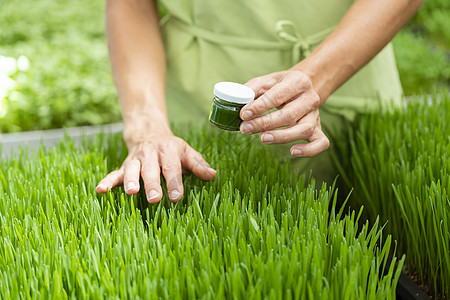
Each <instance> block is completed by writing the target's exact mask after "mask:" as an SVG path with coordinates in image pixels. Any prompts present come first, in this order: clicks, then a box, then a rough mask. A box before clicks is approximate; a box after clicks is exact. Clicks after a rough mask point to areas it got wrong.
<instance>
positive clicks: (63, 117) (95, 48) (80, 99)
mask: <svg viewBox="0 0 450 300" xmlns="http://www.w3.org/2000/svg"><path fill="white" fill-rule="evenodd" d="M103 5H104V4H103V1H89V0H78V1H71V2H66V1H55V0H43V1H18V0H6V1H5V0H0V7H1V10H0V20H1V21H0V24H1V25H0V27H1V28H2V30H0V55H4V56H10V57H15V58H17V57H18V56H20V55H25V56H26V57H28V58H29V60H30V68H29V70H28V71H26V72H19V71H17V72H16V73H15V74H13V75H11V78H12V79H13V80H15V81H16V83H17V84H16V88H15V90H14V91H12V92H11V93H9V95H7V97H6V98H5V99H3V101H2V102H3V103H1V104H2V106H3V108H4V109H5V110H6V111H7V113H6V114H5V115H4V116H3V117H2V118H0V132H14V131H24V130H36V129H48V128H57V127H63V126H76V125H91V124H92V125H94V124H102V123H109V122H117V121H120V108H119V104H118V101H117V96H116V91H115V88H114V85H113V82H112V78H111V72H110V67H109V63H108V53H107V45H106V40H105V34H104V31H105V25H104V18H103V17H102V15H103Z"/></svg>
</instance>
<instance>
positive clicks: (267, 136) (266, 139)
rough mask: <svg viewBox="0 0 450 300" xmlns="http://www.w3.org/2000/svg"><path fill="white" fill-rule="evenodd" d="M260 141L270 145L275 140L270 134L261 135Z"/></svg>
mask: <svg viewBox="0 0 450 300" xmlns="http://www.w3.org/2000/svg"><path fill="white" fill-rule="evenodd" d="M261 140H262V141H263V142H264V143H271V142H273V141H274V140H275V138H274V137H273V135H271V134H270V133H263V134H262V135H261Z"/></svg>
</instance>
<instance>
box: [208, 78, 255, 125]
mask: <svg viewBox="0 0 450 300" xmlns="http://www.w3.org/2000/svg"><path fill="white" fill-rule="evenodd" d="M254 98H255V92H253V90H252V89H251V88H249V87H246V86H245V85H242V84H239V83H235V82H218V83H216V84H215V85H214V99H213V102H212V106H211V113H210V114H209V121H210V122H211V124H213V125H214V126H216V127H218V128H220V129H225V130H231V131H238V130H239V126H240V125H241V123H242V119H241V117H240V116H239V113H240V111H241V108H242V107H244V106H245V105H246V104H247V103H249V102H251V101H252V100H253V99H254Z"/></svg>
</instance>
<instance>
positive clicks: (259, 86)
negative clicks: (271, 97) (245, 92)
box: [244, 72, 283, 98]
mask: <svg viewBox="0 0 450 300" xmlns="http://www.w3.org/2000/svg"><path fill="white" fill-rule="evenodd" d="M282 75H283V74H282V72H276V73H271V74H267V75H264V76H259V77H255V78H252V79H250V80H249V81H247V82H246V83H245V84H244V85H245V86H247V87H249V88H251V89H252V90H253V91H254V92H255V98H258V97H260V96H261V95H262V94H264V93H265V92H267V91H268V90H270V89H271V88H272V87H273V86H274V85H275V84H277V83H278V82H279V81H280V79H281V78H282Z"/></svg>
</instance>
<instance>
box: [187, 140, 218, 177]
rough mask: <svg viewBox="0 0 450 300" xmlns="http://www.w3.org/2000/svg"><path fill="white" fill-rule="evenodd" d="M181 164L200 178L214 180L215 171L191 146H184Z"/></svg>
mask: <svg viewBox="0 0 450 300" xmlns="http://www.w3.org/2000/svg"><path fill="white" fill-rule="evenodd" d="M182 165H183V166H185V167H186V168H187V169H188V170H189V171H191V172H192V173H193V174H194V175H195V176H197V177H198V178H200V179H201V180H214V178H215V177H216V171H215V170H214V169H213V168H211V167H210V166H209V164H208V163H207V162H206V160H205V159H204V158H203V156H202V155H201V154H200V153H199V152H197V151H195V150H194V149H193V148H192V147H191V146H186V152H185V155H184V157H183V160H182Z"/></svg>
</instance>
